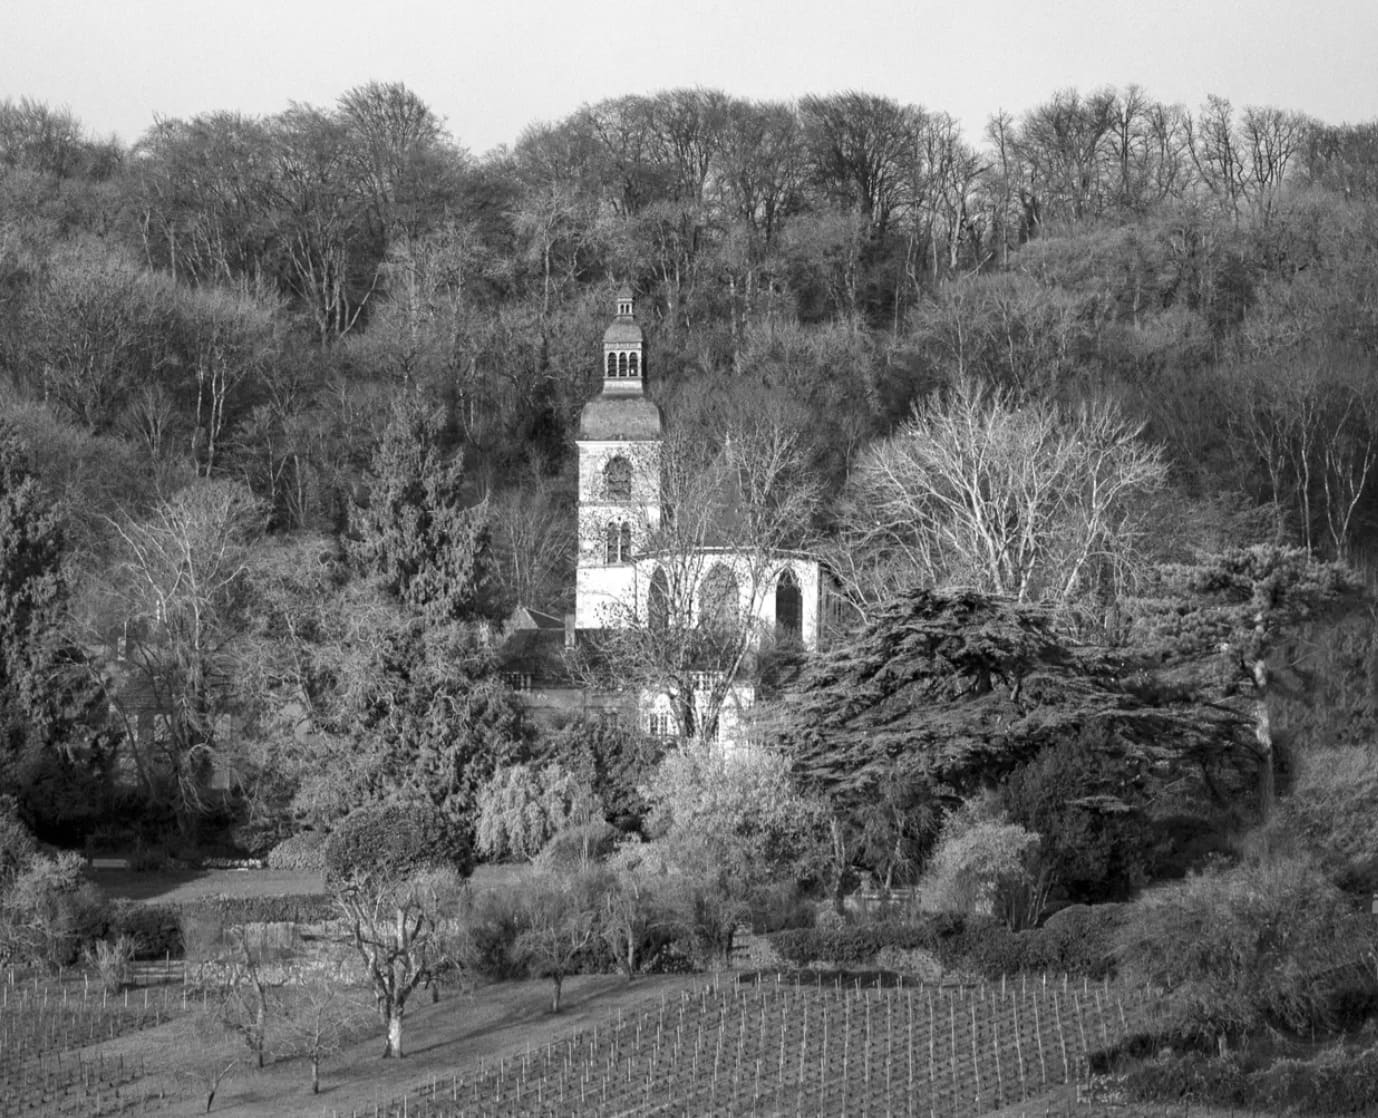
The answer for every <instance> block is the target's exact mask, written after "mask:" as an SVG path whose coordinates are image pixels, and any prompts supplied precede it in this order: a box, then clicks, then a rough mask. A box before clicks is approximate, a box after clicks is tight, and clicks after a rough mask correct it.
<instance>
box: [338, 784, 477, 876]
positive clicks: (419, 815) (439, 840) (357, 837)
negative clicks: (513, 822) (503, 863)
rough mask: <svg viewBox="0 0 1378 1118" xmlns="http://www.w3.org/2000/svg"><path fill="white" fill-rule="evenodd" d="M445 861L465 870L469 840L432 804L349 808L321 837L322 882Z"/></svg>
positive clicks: (403, 872) (400, 872) (405, 872)
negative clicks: (322, 851) (326, 835)
mask: <svg viewBox="0 0 1378 1118" xmlns="http://www.w3.org/2000/svg"><path fill="white" fill-rule="evenodd" d="M442 866H443V867H449V868H453V869H455V870H457V871H458V872H459V874H460V875H461V876H467V875H468V874H469V873H470V871H471V870H472V869H473V867H474V851H473V845H472V843H471V842H470V841H469V839H468V837H467V836H465V835H464V834H462V833H461V832H460V831H459V830H458V829H457V828H456V827H454V826H453V825H452V824H451V821H450V819H449V818H448V817H447V816H446V815H445V814H444V813H443V812H442V811H441V810H440V809H439V808H437V807H436V806H435V805H433V804H430V803H426V802H411V803H386V804H378V805H375V806H369V807H362V808H359V809H357V810H356V811H352V812H350V813H349V814H348V815H347V816H345V817H344V819H342V820H341V821H340V823H339V825H338V826H337V827H336V828H335V830H333V831H331V833H330V837H329V838H328V839H326V842H325V873H326V880H327V882H333V883H336V884H338V883H342V882H346V881H348V880H350V879H357V878H359V877H361V876H373V875H376V876H378V877H380V878H382V879H388V878H405V877H407V876H409V875H410V874H411V873H413V872H415V871H416V870H420V869H428V868H439V867H442Z"/></svg>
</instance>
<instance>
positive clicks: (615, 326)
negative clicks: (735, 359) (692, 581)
mask: <svg viewBox="0 0 1378 1118" xmlns="http://www.w3.org/2000/svg"><path fill="white" fill-rule="evenodd" d="M602 367H603V391H602V392H601V393H599V394H598V395H597V396H595V397H594V398H593V399H592V400H590V401H589V402H588V403H587V404H585V405H584V410H583V412H582V413H581V415H580V418H579V434H578V439H577V440H576V442H577V445H578V448H579V517H578V524H579V527H578V531H579V559H578V566H577V569H576V575H575V588H574V594H575V606H574V623H575V626H576V627H577V628H579V629H605V628H622V627H626V626H630V625H632V624H635V623H636V618H635V617H634V616H633V614H632V608H633V607H632V605H631V603H634V602H636V601H637V585H636V579H637V568H636V565H635V563H634V562H633V556H635V555H640V554H642V553H643V552H644V551H645V548H646V541H647V539H648V537H649V535H650V533H651V532H653V531H654V530H655V528H656V527H657V525H658V524H659V523H660V441H661V435H662V433H663V430H664V424H663V422H662V420H661V415H660V409H659V408H658V407H656V405H655V404H654V403H653V402H652V401H651V400H650V399H649V398H648V397H647V396H646V357H645V354H644V353H643V351H642V336H641V327H640V326H638V325H637V324H636V314H635V312H634V309H633V305H632V293H631V290H630V289H629V288H626V287H624V288H622V290H621V291H619V292H618V294H617V315H616V317H615V318H613V320H612V323H611V324H610V325H609V326H608V328H607V330H606V331H605V332H604V334H603V363H602Z"/></svg>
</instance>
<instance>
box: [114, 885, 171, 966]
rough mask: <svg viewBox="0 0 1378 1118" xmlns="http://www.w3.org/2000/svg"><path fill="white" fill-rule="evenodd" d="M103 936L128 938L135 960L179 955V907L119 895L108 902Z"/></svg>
mask: <svg viewBox="0 0 1378 1118" xmlns="http://www.w3.org/2000/svg"><path fill="white" fill-rule="evenodd" d="M106 935H107V936H114V937H116V938H124V939H128V940H129V941H130V943H131V944H132V946H133V951H134V956H133V957H134V958H135V959H162V958H166V957H169V956H171V957H173V958H181V956H182V910H181V908H179V907H178V906H177V905H169V904H150V903H147V902H140V901H131V900H128V899H126V898H123V897H122V898H119V899H117V900H115V901H112V902H111V904H110V913H109V925H108V930H107V932H106Z"/></svg>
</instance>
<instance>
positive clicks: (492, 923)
mask: <svg viewBox="0 0 1378 1118" xmlns="http://www.w3.org/2000/svg"><path fill="white" fill-rule="evenodd" d="M461 923H462V924H463V929H464V931H463V943H462V947H461V951H460V954H461V957H462V961H463V963H464V965H465V967H466V968H468V969H469V970H472V971H473V972H474V973H476V974H479V975H481V976H482V977H484V978H487V979H490V980H492V981H494V982H501V981H504V980H506V979H509V978H519V977H521V975H522V974H523V973H524V967H523V964H522V961H521V960H520V959H519V958H517V957H516V956H515V954H514V946H515V944H516V942H517V938H518V937H519V936H520V935H521V934H522V932H524V931H525V930H526V924H525V921H524V918H523V912H522V901H521V896H520V893H519V891H518V890H516V889H496V888H494V889H475V890H472V891H471V892H470V893H469V895H468V897H467V898H466V900H465V903H464V907H463V910H462V913H461Z"/></svg>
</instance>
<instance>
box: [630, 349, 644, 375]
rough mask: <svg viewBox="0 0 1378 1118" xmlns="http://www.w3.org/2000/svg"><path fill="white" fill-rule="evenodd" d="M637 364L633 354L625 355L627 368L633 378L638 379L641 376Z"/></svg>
mask: <svg viewBox="0 0 1378 1118" xmlns="http://www.w3.org/2000/svg"><path fill="white" fill-rule="evenodd" d="M638 364H639V361H638V359H637V356H636V354H635V353H629V354H627V368H628V370H629V371H630V372H631V375H632V376H634V377H639V376H640V375H641V373H640V371H639V370H638V369H637V365H638Z"/></svg>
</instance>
